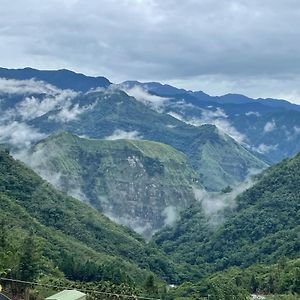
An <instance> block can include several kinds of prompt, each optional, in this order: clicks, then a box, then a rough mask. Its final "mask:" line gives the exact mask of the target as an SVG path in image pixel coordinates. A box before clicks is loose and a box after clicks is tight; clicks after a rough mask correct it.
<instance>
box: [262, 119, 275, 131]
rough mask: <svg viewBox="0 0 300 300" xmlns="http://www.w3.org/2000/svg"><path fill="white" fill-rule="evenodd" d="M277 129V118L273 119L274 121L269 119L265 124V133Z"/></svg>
mask: <svg viewBox="0 0 300 300" xmlns="http://www.w3.org/2000/svg"><path fill="white" fill-rule="evenodd" d="M275 129H276V123H275V120H272V121H269V122H267V123H266V124H265V126H264V132H265V133H268V132H271V131H273V130H275Z"/></svg>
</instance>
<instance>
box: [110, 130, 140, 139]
mask: <svg viewBox="0 0 300 300" xmlns="http://www.w3.org/2000/svg"><path fill="white" fill-rule="evenodd" d="M105 139H106V140H121V139H125V140H140V139H142V136H141V135H140V134H139V132H138V131H136V130H134V131H124V130H121V129H116V130H115V131H114V132H113V133H112V134H111V135H110V136H107V137H105Z"/></svg>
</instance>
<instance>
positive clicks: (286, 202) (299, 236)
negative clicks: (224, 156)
mask: <svg viewBox="0 0 300 300" xmlns="http://www.w3.org/2000/svg"><path fill="white" fill-rule="evenodd" d="M255 181H256V183H255V184H254V185H253V187H251V188H249V189H248V190H246V191H245V192H244V193H242V194H240V195H239V196H238V197H237V198H236V204H235V205H234V206H231V208H227V209H225V211H224V212H222V214H221V215H219V218H216V216H212V215H209V214H207V212H205V211H204V210H203V205H201V203H195V204H194V205H193V206H192V207H190V208H189V209H187V210H186V211H184V212H183V213H182V215H181V217H182V218H181V221H179V222H178V223H177V225H175V226H174V227H172V228H169V229H166V230H163V231H162V232H160V233H159V234H158V235H157V236H156V237H155V241H156V243H157V244H158V245H159V246H160V247H162V248H163V249H164V250H165V252H166V253H167V254H169V255H171V256H172V257H173V258H174V259H175V260H176V261H177V262H179V261H180V262H183V261H184V262H188V263H190V264H192V265H197V266H198V267H199V274H198V275H197V276H200V277H201V276H204V275H205V274H207V273H211V272H214V271H218V270H224V269H226V268H229V267H231V266H240V267H247V266H250V265H252V264H255V263H258V262H264V263H272V262H276V261H277V260H278V259H279V258H280V257H281V256H287V257H297V256H298V255H299V253H300V221H299V220H300V154H298V155H297V156H296V157H294V158H291V159H288V160H285V161H283V162H281V163H279V164H278V165H275V166H273V167H271V168H269V169H267V170H266V171H265V172H263V173H262V174H261V175H259V176H257V177H256V179H255ZM211 205H213V203H211ZM219 214H220V212H219ZM222 218H223V219H224V218H225V219H224V222H220V224H218V223H216V220H222Z"/></svg>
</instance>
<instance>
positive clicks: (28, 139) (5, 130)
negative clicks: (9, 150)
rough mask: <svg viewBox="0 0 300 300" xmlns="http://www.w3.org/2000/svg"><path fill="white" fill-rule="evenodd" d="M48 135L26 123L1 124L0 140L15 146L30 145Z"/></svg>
mask: <svg viewBox="0 0 300 300" xmlns="http://www.w3.org/2000/svg"><path fill="white" fill-rule="evenodd" d="M45 137H46V135H45V134H43V133H41V132H39V131H38V130H37V129H35V128H33V127H30V126H28V125H27V124H25V123H19V122H16V121H14V122H12V123H9V124H5V125H4V124H3V125H0V142H1V143H9V144H11V145H13V146H15V147H18V148H20V147H29V146H30V145H31V144H32V143H34V142H36V141H39V140H41V139H43V138H45Z"/></svg>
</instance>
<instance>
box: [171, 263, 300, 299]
mask: <svg viewBox="0 0 300 300" xmlns="http://www.w3.org/2000/svg"><path fill="white" fill-rule="evenodd" d="M299 280H300V259H299V258H298V259H294V260H288V259H286V258H285V257H281V258H280V259H279V261H278V263H277V264H274V265H261V264H258V265H253V266H251V267H249V268H246V269H240V268H230V269H228V270H226V271H223V272H218V273H215V274H213V275H210V276H208V277H207V278H205V279H203V280H201V281H200V282H197V283H184V284H182V285H181V286H179V287H177V288H174V289H171V290H170V292H169V294H168V298H167V299H170V300H171V299H207V297H208V296H209V299H213V300H231V299H241V300H242V299H245V300H246V299H249V295H250V294H258V295H270V296H268V297H267V299H299V297H300V296H299V287H300V285H299ZM271 295H272V296H271Z"/></svg>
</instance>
